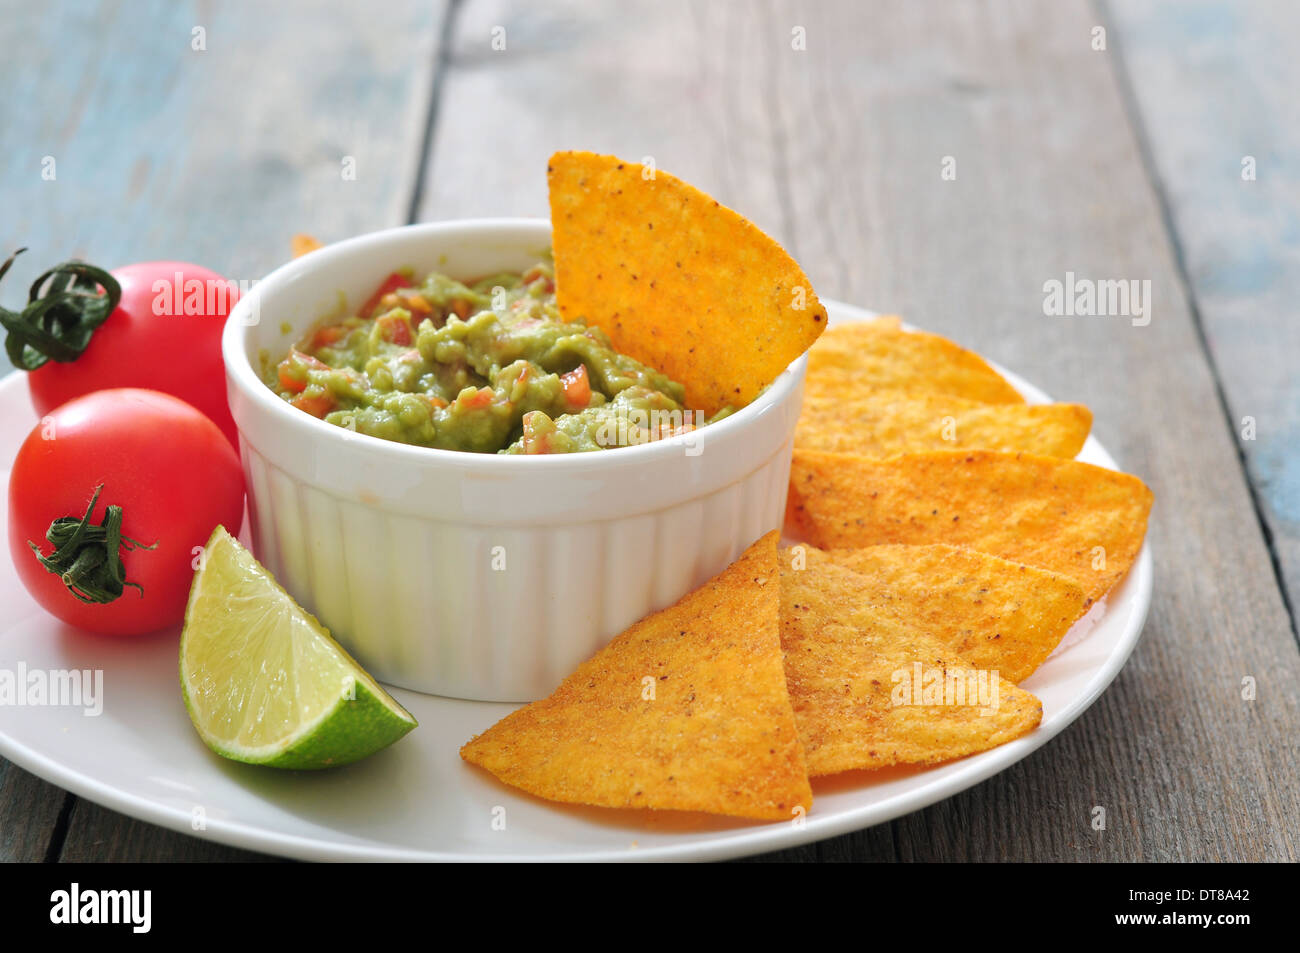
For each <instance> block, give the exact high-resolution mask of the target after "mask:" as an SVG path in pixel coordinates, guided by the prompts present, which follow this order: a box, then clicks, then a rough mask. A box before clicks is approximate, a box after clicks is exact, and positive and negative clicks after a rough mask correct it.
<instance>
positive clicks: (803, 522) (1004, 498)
mask: <svg viewBox="0 0 1300 953" xmlns="http://www.w3.org/2000/svg"><path fill="white" fill-rule="evenodd" d="M1151 501H1152V496H1151V491H1150V490H1149V489H1147V487H1146V484H1144V483H1143V482H1142V481H1141V480H1139V479H1138V478H1137V477H1135V476H1132V475H1130V474H1127V473H1117V472H1115V471H1114V470H1106V469H1103V468H1102V467H1095V466H1092V465H1090V464H1087V463H1079V462H1078V461H1077V460H1061V459H1059V458H1056V457H1039V456H1034V455H1033V454H1028V453H998V452H996V451H992V450H968V451H942V452H932V453H912V454H903V455H901V456H897V457H892V458H890V459H888V460H870V459H867V458H865V457H858V456H853V455H850V454H843V453H822V452H820V451H817V450H796V451H795V452H794V459H793V461H792V464H791V468H790V496H789V501H788V503H787V509H786V518H787V520H789V521H791V523H792V525H793V526H794V527H795V528H796V529H797V530H798V532H800V533H801V534H802V535H803V537H804V538H805V539H807V540H808V542H810V543H812V544H813V545H815V546H820V547H822V548H823V549H843V548H846V547H856V546H874V545H878V544H880V543H951V544H953V545H957V546H967V547H969V548H971V549H977V550H980V551H982V552H986V553H992V554H993V555H995V556H1001V557H1002V558H1004V559H1010V560H1012V561H1014V562H1021V563H1027V564H1029V565H1030V566H1039V567H1041V568H1043V569H1050V570H1052V571H1053V572H1059V573H1061V574H1062V575H1065V576H1069V577H1071V578H1073V579H1077V580H1078V581H1079V582H1080V583H1082V584H1083V588H1084V592H1085V593H1086V594H1087V596H1088V600H1089V602H1091V601H1093V600H1095V599H1098V598H1100V597H1101V596H1103V595H1105V594H1106V593H1107V592H1108V591H1109V590H1110V588H1111V587H1112V586H1114V585H1115V584H1116V583H1117V582H1119V580H1120V579H1122V578H1123V576H1124V574H1125V573H1127V572H1128V570H1129V567H1130V566H1131V565H1133V561H1134V560H1135V559H1137V555H1138V551H1139V550H1140V549H1141V548H1142V539H1143V537H1144V536H1145V535H1146V526H1147V514H1148V513H1149V512H1150V511H1151Z"/></svg>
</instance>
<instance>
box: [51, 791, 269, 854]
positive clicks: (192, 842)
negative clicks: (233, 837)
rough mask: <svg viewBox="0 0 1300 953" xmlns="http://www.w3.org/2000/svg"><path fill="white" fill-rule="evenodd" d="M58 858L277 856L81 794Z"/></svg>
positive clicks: (70, 818) (73, 810)
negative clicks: (173, 827) (140, 817)
mask: <svg viewBox="0 0 1300 953" xmlns="http://www.w3.org/2000/svg"><path fill="white" fill-rule="evenodd" d="M58 859H59V861H60V862H62V863H114V862H119V861H126V862H131V863H138V862H144V863H148V862H154V861H156V862H163V863H196V862H197V863H226V862H240V863H249V862H266V861H277V860H278V858H276V857H270V856H268V855H266V854H258V853H254V852H252V851H247V850H239V849H238V848H235V847H226V846H225V845H223V844H214V843H213V842H212V841H207V840H200V839H199V838H197V837H187V836H185V835H184V834H177V833H175V832H173V831H170V830H167V829H166V828H163V827H158V826H156V825H154V824H146V823H144V822H143V821H137V820H135V819H134V818H131V817H127V816H126V815H125V814H118V813H117V812H116V811H110V810H109V809H108V808H105V807H100V806H99V805H98V804H94V803H92V802H90V801H86V800H83V799H81V798H78V799H77V803H76V804H75V805H74V806H73V808H72V814H71V816H70V817H69V823H68V839H67V841H66V842H65V843H64V846H63V851H62V852H61V853H60V855H59V858H58Z"/></svg>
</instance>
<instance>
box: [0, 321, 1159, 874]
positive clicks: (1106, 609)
mask: <svg viewBox="0 0 1300 953" xmlns="http://www.w3.org/2000/svg"><path fill="white" fill-rule="evenodd" d="M825 303H826V305H827V307H828V309H829V311H830V315H831V321H832V322H835V321H844V320H859V319H862V318H865V317H869V316H870V315H869V313H868V312H865V311H862V310H860V309H857V308H853V307H850V306H848V305H842V304H838V303H835V302H830V301H828V302H825ZM1004 373H1006V372H1005V371H1004ZM1006 376H1007V379H1008V380H1010V381H1011V382H1012V383H1013V384H1014V385H1015V386H1016V387H1018V388H1020V390H1021V391H1022V392H1023V393H1024V394H1025V396H1026V398H1027V399H1028V400H1030V401H1031V402H1035V403H1036V402H1040V401H1046V400H1047V399H1048V398H1047V396H1046V395H1045V394H1044V393H1042V392H1041V391H1039V390H1037V389H1036V388H1034V387H1032V386H1030V385H1029V384H1027V383H1026V382H1024V381H1023V380H1021V379H1020V378H1018V377H1016V376H1015V375H1014V374H1010V373H1006ZM35 421H36V413H35V411H34V410H33V409H32V407H31V403H30V400H29V398H28V396H27V383H26V381H24V380H23V379H22V375H21V374H11V375H10V376H9V377H8V378H6V379H4V380H2V381H0V460H2V461H4V462H5V466H6V469H5V470H4V485H5V488H6V490H7V487H8V478H9V473H8V469H7V466H8V463H9V462H10V461H12V460H13V457H14V455H15V453H16V452H17V450H18V446H19V444H20V443H21V442H22V440H23V438H24V437H25V436H26V435H27V432H28V431H29V430H30V429H31V427H32V426H33V425H34V423H35ZM1079 459H1081V460H1084V461H1087V462H1089V463H1096V464H1100V465H1102V466H1107V467H1112V468H1113V467H1115V463H1114V461H1113V460H1112V459H1111V457H1110V455H1109V454H1107V453H1106V451H1105V450H1104V449H1103V448H1102V446H1101V445H1100V444H1099V443H1098V442H1097V441H1096V440H1094V439H1093V438H1091V437H1089V438H1088V443H1087V445H1086V446H1085V447H1084V449H1083V452H1082V453H1081V454H1080V456H1079ZM6 509H7V508H6ZM0 518H5V517H4V515H3V514H0ZM7 538H8V537H7V527H6V529H5V533H3V534H0V540H5V539H7ZM6 548H7V547H6ZM1151 583H1152V568H1151V555H1150V553H1149V551H1148V548H1147V547H1146V546H1144V547H1143V549H1142V553H1141V555H1140V556H1139V558H1138V561H1137V563H1136V565H1135V566H1134V567H1133V570H1132V572H1130V573H1129V575H1128V578H1127V579H1126V580H1125V581H1124V582H1123V583H1122V584H1121V585H1120V587H1119V588H1118V589H1116V590H1115V591H1114V592H1112V593H1111V594H1110V597H1109V599H1108V600H1107V602H1106V604H1105V605H1104V606H1102V607H1101V608H1100V610H1097V611H1095V612H1094V613H1090V615H1089V617H1088V618H1087V619H1085V620H1084V621H1083V622H1081V623H1080V624H1079V625H1078V626H1076V627H1075V630H1072V632H1071V633H1070V634H1069V635H1067V637H1066V639H1065V641H1064V642H1063V643H1062V647H1061V648H1060V649H1058V650H1057V652H1056V653H1055V654H1054V655H1053V656H1052V657H1051V658H1050V659H1049V660H1048V661H1047V662H1046V663H1045V664H1044V665H1043V666H1042V668H1040V669H1039V670H1038V671H1037V672H1035V673H1034V675H1033V677H1032V678H1030V679H1029V680H1028V681H1026V682H1025V683H1024V687H1025V688H1026V689H1028V690H1029V691H1031V692H1033V693H1034V694H1035V695H1037V696H1038V697H1039V698H1041V699H1042V701H1043V722H1042V724H1041V725H1040V726H1039V728H1038V729H1037V730H1036V731H1034V732H1033V733H1032V734H1029V735H1027V736H1026V737H1023V738H1020V739H1017V740H1016V741H1013V742H1011V743H1010V744H1006V745H1003V746H1002V747H1000V748H995V749H993V750H992V751H987V752H984V753H983V754H977V755H973V756H971V757H969V758H963V759H962V760H960V761H955V762H951V763H949V764H945V765H941V766H939V767H932V768H928V769H891V770H886V771H878V772H874V773H867V772H856V773H852V774H848V775H841V776H838V777H834V778H827V779H821V780H819V781H816V782H814V785H813V791H814V795H815V803H814V804H813V808H812V811H811V812H810V813H809V814H808V816H807V817H806V818H804V819H803V821H802V823H801V824H796V823H793V822H781V823H768V824H759V823H748V822H743V821H730V820H727V819H720V818H713V817H707V816H704V815H694V814H690V815H687V814H680V815H679V814H674V813H672V812H665V813H661V814H653V813H651V812H635V811H614V810H604V809H601V808H582V807H570V806H566V805H559V804H551V803H549V802H545V801H541V800H538V799H535V798H532V797H529V796H528V795H524V794H522V793H519V792H517V791H514V790H512V789H510V788H507V787H506V786H504V785H502V784H499V783H497V782H496V781H495V780H494V779H492V778H491V777H489V776H488V775H487V774H485V773H483V772H481V771H479V770H477V769H475V768H472V767H470V766H469V765H467V764H465V763H464V762H463V761H461V759H460V757H459V756H458V754H457V749H458V748H459V747H460V745H462V744H463V743H464V742H465V741H467V740H468V739H469V738H470V737H471V736H473V735H474V734H476V733H478V732H480V731H483V730H484V729H485V728H487V727H488V726H489V725H491V724H493V723H494V722H495V721H497V720H498V719H499V718H501V717H502V716H503V715H505V714H506V713H507V712H509V711H510V710H511V708H512V706H510V705H502V704H493V703H488V702H467V701H456V700H451V699H445V698H435V697H432V696H428V695H420V694H417V693H414V692H408V691H401V690H396V689H395V690H394V692H393V694H394V695H395V696H396V697H397V698H398V700H399V701H400V702H401V703H402V704H403V705H405V706H406V707H407V708H408V709H410V711H411V712H412V713H413V714H414V715H415V717H416V718H418V719H419V721H420V727H419V728H417V729H416V730H415V731H413V732H412V733H411V734H410V735H408V736H407V737H406V738H404V739H403V740H402V741H400V742H398V743H397V744H396V745H394V746H393V747H392V748H389V749H387V750H385V751H382V752H380V753H379V754H378V755H375V756H374V757H372V758H369V759H367V760H365V761H362V762H360V763H358V764H355V765H351V766H349V767H346V768H339V769H337V770H334V771H328V772H317V773H313V772H303V773H290V772H278V771H273V770H270V769H263V768H256V767H251V766H248V765H241V764H236V763H234V762H230V761H225V760H223V759H221V758H218V757H217V756H215V755H213V754H211V753H210V752H209V751H208V750H207V749H206V748H205V747H204V746H203V744H202V743H201V742H200V741H199V738H198V736H197V735H196V734H195V732H194V729H193V728H192V726H191V725H190V721H189V718H188V717H187V716H186V713H185V708H184V706H183V704H182V702H181V696H180V689H179V686H178V682H177V672H176V653H177V642H178V638H179V631H178V630H177V631H171V632H166V633H161V634H159V635H157V636H153V637H150V638H148V639H145V640H121V639H110V638H103V637H98V636H91V635H87V634H85V633H82V632H80V631H78V630H76V629H73V628H71V627H69V626H66V625H63V624H62V623H60V622H57V621H56V620H54V619H53V618H52V617H50V616H49V615H47V614H46V613H45V612H44V611H42V610H41V609H40V608H39V607H38V606H37V605H36V603H35V602H33V601H32V599H31V598H30V597H29V596H28V595H27V592H26V590H24V589H23V587H22V585H21V584H20V583H19V581H18V579H17V575H16V573H15V572H14V571H13V569H12V568H11V567H10V566H9V565H8V564H6V567H5V571H4V572H3V573H0V669H8V670H10V671H13V672H17V671H19V666H20V665H25V666H26V669H27V670H28V671H32V670H45V671H50V670H64V669H91V670H93V669H101V670H102V671H103V680H104V706H103V712H102V714H100V715H98V716H97V717H96V716H87V715H84V714H83V713H82V711H81V710H80V709H76V708H57V707H35V706H27V707H23V706H16V705H0V755H3V756H4V757H6V758H8V759H9V760H11V761H13V762H14V763H15V764H18V765H19V766H21V767H23V768H26V769H27V770H28V771H31V772H33V773H34V774H37V775H39V776H40V777H42V778H44V779H45V780H47V781H50V782H51V783H53V784H57V785H59V786H61V787H64V788H67V789H68V790H70V791H73V792H75V793H76V794H78V795H80V796H82V797H85V798H88V799H89V800H91V801H95V802H97V803H99V804H103V805H104V806H106V807H109V808H112V809H114V810H117V811H121V812H122V813H124V814H129V815H131V816H133V817H137V818H140V819H141V820H144V821H149V822H151V823H154V824H160V825H162V826H164V827H169V828H172V829H174V830H178V831H182V832H184V833H187V834H194V835H196V836H199V837H206V838H209V839H211V840H214V841H219V842H221V843H224V844H231V845H234V846H236V847H244V848H248V849H250V850H257V851H265V852H267V853H272V854H281V855H284V856H288V857H297V858H302V859H308V860H713V859H721V858H727V857H736V856H742V855H746V854H758V853H763V852H765V851H771V850H779V849H781V848H784V847H791V846H794V845H796V844H803V843H807V842H809V841H815V840H821V839H822V838H826V837H833V836H835V835H837V834H843V833H845V832H847V831H852V830H858V829H860V828H864V827H869V826H871V825H873V824H879V823H880V822H882V821H887V820H890V819H892V818H895V817H899V816H900V815H903V814H907V813H909V812H911V811H915V810H917V809H919V808H922V807H925V806H926V805H929V804H933V803H934V802H935V801H939V800H942V799H943V798H946V797H948V796H950V795H952V794H956V793H957V792H958V791H961V790H964V789H965V788H968V787H971V786H972V785H974V784H978V783H979V782H980V781H983V780H984V779H985V778H988V777H991V776H992V775H994V774H997V773H998V772H999V771H1002V770H1003V769H1004V768H1006V767H1007V766H1009V765H1011V764H1014V763H1015V762H1017V761H1019V760H1020V759H1021V758H1023V757H1025V756H1026V755H1028V754H1029V753H1030V752H1031V751H1033V750H1035V749H1036V748H1038V747H1039V746H1041V745H1043V744H1045V743H1046V742H1047V741H1049V740H1050V739H1051V738H1052V737H1053V736H1055V735H1056V734H1057V733H1058V732H1060V731H1061V730H1062V729H1063V728H1065V726H1066V725H1068V724H1070V722H1072V721H1074V719H1076V718H1077V717H1079V715H1080V714H1081V713H1082V712H1083V711H1084V709H1086V708H1087V707H1088V706H1089V705H1091V704H1092V703H1093V701H1094V700H1096V698H1097V696H1098V695H1100V694H1101V693H1102V691H1103V690H1104V689H1105V688H1106V686H1107V685H1109V684H1110V682H1111V680H1112V679H1113V678H1114V677H1115V675H1116V674H1117V673H1118V672H1119V670H1120V668H1121V667H1122V666H1123V665H1124V662H1125V661H1126V660H1127V659H1128V657H1129V653H1130V652H1132V650H1133V646H1134V645H1135V644H1136V643H1137V640H1138V636H1139V635H1140V634H1141V632H1142V624H1143V622H1144V621H1145V619H1146V614H1147V606H1148V605H1149V604H1150V601H1151ZM1089 625H1090V626H1091V627H1090V628H1087V627H1088V626H1089ZM1085 628H1086V629H1087V630H1086V634H1085V631H1084V630H1085ZM501 819H504V829H499V828H501V827H502V824H501V823H500V821H501Z"/></svg>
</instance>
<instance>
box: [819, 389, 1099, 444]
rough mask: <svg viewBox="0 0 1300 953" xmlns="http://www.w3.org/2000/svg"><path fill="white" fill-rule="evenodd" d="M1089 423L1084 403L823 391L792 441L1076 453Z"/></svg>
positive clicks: (891, 392) (1089, 414) (891, 391)
mask: <svg viewBox="0 0 1300 953" xmlns="http://www.w3.org/2000/svg"><path fill="white" fill-rule="evenodd" d="M1091 428H1092V411H1090V410H1089V409H1088V408H1087V407H1085V406H1083V405H1082V404H984V403H980V402H979V401H973V400H966V399H964V398H961V397H952V396H950V395H945V394H925V393H919V394H912V393H907V392H904V391H893V390H881V391H872V392H868V393H863V392H861V391H859V390H857V389H854V392H853V393H850V394H847V395H843V394H841V395H831V394H829V393H826V392H825V391H823V390H819V391H818V392H817V393H815V394H812V395H810V396H808V397H806V398H805V399H804V403H803V413H802V415H801V416H800V418H799V427H798V429H797V430H796V431H795V437H794V441H795V442H794V445H795V446H796V447H801V448H803V449H805V450H826V451H829V452H833V453H856V454H858V455H860V456H864V457H877V458H879V457H890V456H894V455H895V454H899V453H916V452H919V451H924V450H958V449H967V448H971V449H981V450H1007V451H1013V452H1014V451H1018V450H1024V451H1026V452H1028V453H1037V454H1041V455H1043V456H1047V457H1073V456H1074V455H1075V454H1077V453H1078V452H1079V451H1080V450H1081V449H1082V448H1083V442H1084V441H1085V440H1087V439H1088V431H1089V430H1090V429H1091Z"/></svg>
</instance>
